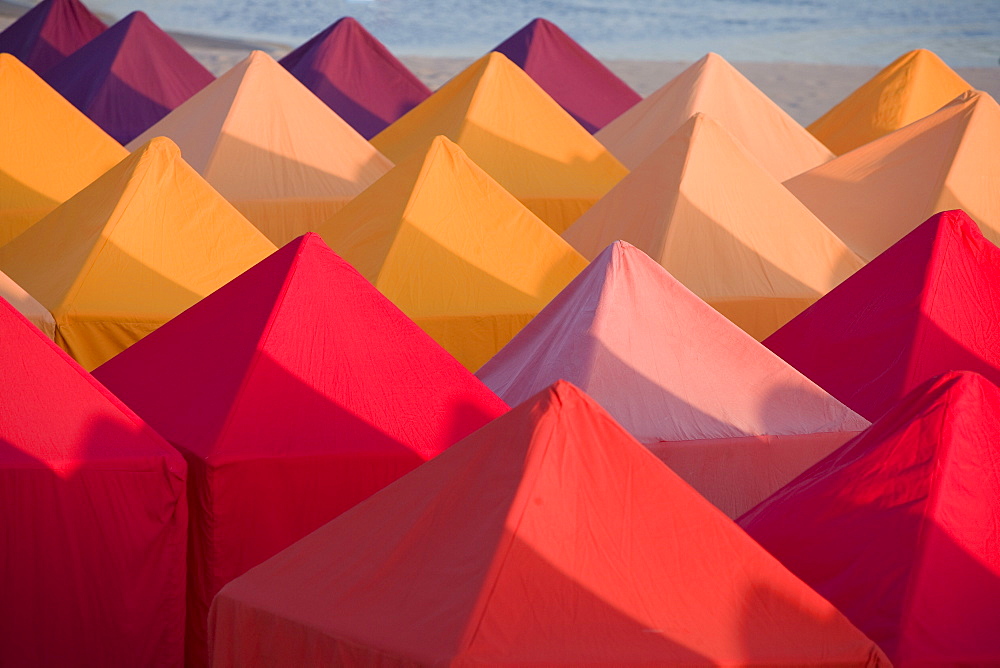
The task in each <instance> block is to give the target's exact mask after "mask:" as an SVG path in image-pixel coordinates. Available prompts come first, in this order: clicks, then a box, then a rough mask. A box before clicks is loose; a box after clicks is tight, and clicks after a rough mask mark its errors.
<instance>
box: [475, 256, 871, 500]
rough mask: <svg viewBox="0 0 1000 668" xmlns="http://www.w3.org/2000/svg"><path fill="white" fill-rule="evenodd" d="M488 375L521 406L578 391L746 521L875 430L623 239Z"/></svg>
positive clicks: (482, 373) (484, 374) (489, 366)
mask: <svg viewBox="0 0 1000 668" xmlns="http://www.w3.org/2000/svg"><path fill="white" fill-rule="evenodd" d="M476 375H477V376H479V378H480V379H482V380H483V382H485V383H486V384H487V385H488V386H489V387H490V388H492V389H493V390H494V391H495V392H496V393H497V394H499V395H500V396H501V397H502V398H503V399H504V400H505V401H507V403H509V404H511V405H515V404H519V403H521V402H522V401H524V400H526V399H527V398H529V397H530V396H531V395H533V394H535V393H536V392H538V391H540V389H544V388H545V387H546V386H547V385H549V384H550V383H552V382H555V381H556V380H559V379H564V380H567V381H569V382H571V383H573V384H574V385H577V386H578V387H580V388H581V389H583V390H584V391H585V392H587V394H588V395H590V396H591V397H593V398H594V399H595V400H596V401H597V402H598V403H600V404H601V406H603V407H604V408H605V409H606V410H607V411H608V412H609V413H611V415H612V416H613V417H614V418H615V419H616V420H617V421H618V422H619V423H620V424H621V425H622V426H623V427H625V428H626V429H627V430H628V431H629V433H631V434H632V435H633V436H634V437H636V439H638V440H639V441H640V442H641V443H644V444H646V445H648V446H649V447H650V449H651V450H652V451H653V452H654V454H656V455H658V456H659V457H660V458H661V459H663V460H664V461H665V462H666V463H667V464H668V465H670V466H671V468H673V469H674V471H675V472H676V473H678V474H679V475H680V476H681V477H683V478H684V479H685V480H686V481H687V482H688V483H690V484H691V485H692V486H693V487H694V488H695V489H697V490H698V491H699V492H701V493H702V494H703V495H705V497H706V498H708V500H709V501H712V502H713V503H714V504H716V505H717V506H718V507H719V508H721V509H722V510H723V511H724V512H726V513H727V514H729V515H730V516H733V517H735V516H738V515H739V514H740V513H742V512H743V511H746V510H749V509H750V508H752V507H753V506H754V505H756V504H757V503H758V502H760V501H763V500H764V499H765V498H767V497H768V496H769V495H770V494H771V493H772V492H774V491H776V490H777V489H778V488H779V487H781V485H783V484H784V483H786V482H788V481H790V480H791V479H792V478H794V477H795V476H796V475H798V474H799V473H801V472H802V471H804V470H805V469H806V468H808V467H809V466H811V465H812V464H814V463H816V462H817V461H819V460H820V459H822V458H823V457H824V456H826V455H827V454H829V453H830V452H832V451H833V450H834V449H836V448H837V447H839V446H840V445H842V444H843V443H845V442H846V441H847V440H848V439H849V438H851V437H852V436H854V435H855V434H856V433H857V432H859V431H861V430H862V429H865V428H866V427H867V426H868V421H867V420H865V419H864V418H862V417H860V416H859V415H857V414H855V413H854V412H853V411H851V410H850V409H848V408H847V407H846V406H844V405H843V404H841V403H840V402H839V401H837V400H836V399H834V398H833V397H831V396H830V395H829V394H827V393H826V392H825V391H823V390H821V389H820V388H819V387H817V386H816V385H815V384H814V383H813V382H812V381H810V380H808V379H807V378H806V377H805V376H803V375H802V374H800V373H799V372H798V371H796V370H795V369H793V368H792V367H791V366H789V365H788V364H786V363H785V362H783V361H782V360H781V359H780V358H778V357H777V356H776V355H774V354H773V353H771V352H770V351H769V350H767V349H766V348H764V347H763V346H762V345H761V344H759V343H758V342H757V341H755V340H754V339H753V338H751V337H750V336H748V335H747V334H746V333H744V332H743V331H742V330H740V329H739V328H738V327H736V326H735V325H733V324H732V323H730V322H729V321H728V320H726V318H724V317H723V316H722V315H720V314H719V313H718V312H717V311H715V310H714V309H713V308H712V307H710V306H709V305H708V304H706V303H705V302H703V301H701V300H700V299H699V298H698V297H696V296H695V295H694V294H693V293H692V292H691V291H689V290H688V289H687V288H685V287H684V286H683V285H681V284H680V283H679V282H678V281H677V280H676V279H674V278H673V277H672V276H671V275H670V274H669V273H667V271H666V270H665V269H664V268H663V267H661V266H660V265H659V264H657V263H656V262H655V261H654V260H652V259H650V258H649V257H648V256H647V255H646V254H645V253H643V252H642V251H641V250H639V249H638V248H635V247H634V246H631V245H629V244H627V243H625V242H623V241H619V242H616V243H614V244H613V245H611V246H609V247H608V248H607V249H606V250H605V251H604V252H603V253H601V254H600V255H599V256H598V257H597V259H595V260H594V261H593V262H591V263H590V265H589V266H588V267H587V268H586V269H584V270H583V272H581V273H580V275H579V276H577V277H576V278H575V279H573V282H572V283H570V284H569V285H568V286H567V287H566V289H565V290H563V291H562V292H561V293H560V294H559V296H557V297H556V298H555V299H553V300H552V302H551V303H549V305H548V306H546V307H545V309H543V310H542V312H541V313H539V314H538V316H537V317H535V319H534V320H532V321H531V322H530V323H528V324H527V325H526V326H525V328H524V329H522V330H521V331H520V332H518V334H517V335H516V336H515V337H514V338H513V340H511V342H510V343H508V344H507V345H506V346H505V347H504V348H503V349H502V350H501V351H500V352H499V353H497V355H496V356H495V357H493V359H491V360H490V361H489V362H487V363H486V364H485V365H484V366H483V367H482V368H481V369H480V370H479V371H478V372H477V374H476Z"/></svg>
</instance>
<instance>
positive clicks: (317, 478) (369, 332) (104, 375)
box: [95, 235, 507, 665]
mask: <svg viewBox="0 0 1000 668" xmlns="http://www.w3.org/2000/svg"><path fill="white" fill-rule="evenodd" d="M95 375H96V377H97V378H99V379H100V380H101V381H102V382H104V383H105V384H106V385H107V386H108V387H109V388H110V389H111V390H112V391H114V392H115V393H116V394H117V395H118V396H119V397H121V398H122V399H123V400H124V401H125V402H126V403H128V404H129V405H130V406H131V407H132V408H134V409H135V410H136V411H137V412H138V413H139V414H140V415H142V416H143V417H144V418H145V419H146V420H148V421H149V423H150V424H151V425H153V426H154V427H155V428H156V429H157V430H158V431H159V432H160V433H161V434H163V435H164V436H166V437H167V439H168V440H169V441H170V442H171V443H173V444H174V445H176V446H177V447H178V448H180V449H181V450H182V452H184V453H185V454H186V455H187V457H188V460H189V464H190V466H191V471H192V478H193V481H194V482H193V484H192V488H191V489H192V496H191V499H192V508H191V524H192V529H193V530H192V544H191V558H190V560H189V564H190V569H191V573H190V596H189V600H190V601H191V607H190V608H189V610H188V629H189V635H188V665H201V664H202V663H204V662H205V660H206V659H207V655H206V645H205V642H206V639H205V634H206V626H205V623H206V616H207V614H208V606H209V604H210V603H211V601H212V597H213V596H215V594H216V593H217V592H218V591H219V589H220V588H221V587H222V586H223V585H224V584H226V583H227V582H229V581H230V580H232V579H233V578H234V577H236V576H238V575H241V574H242V573H244V572H245V571H247V570H248V569H250V568H252V567H254V566H256V565H257V564H259V563H260V562H261V561H264V560H265V559H267V558H269V557H271V556H273V555H274V554H275V553H277V552H278V551H280V550H282V549H284V548H285V547H288V546H289V545H290V544H292V543H293V542H294V541H296V540H298V539H299V538H301V537H302V536H305V535H306V534H308V533H309V532H311V531H313V530H314V529H316V528H317V527H319V526H321V525H322V524H324V523H326V522H327V521H329V520H331V519H333V518H334V517H336V516H337V515H339V514H340V513H342V512H343V511H345V510H347V509H348V508H350V507H352V506H353V505H355V504H356V503H358V502H359V501H361V500H363V499H364V498H366V497H367V496H368V495H370V494H372V493H373V492H375V491H377V490H379V489H381V488H382V487H384V486H385V485H387V484H388V483H390V482H392V481H393V480H395V479H396V478H398V477H399V476H400V475H402V474H404V473H406V472H407V471H409V470H411V469H413V468H414V467H416V466H417V465H419V464H420V463H421V462H423V461H425V460H427V459H430V458H432V457H434V456H435V455H437V454H438V453H440V452H441V451H443V450H444V449H445V448H447V447H448V446H450V445H451V444H452V443H454V442H455V441H457V440H459V439H461V438H463V437H465V436H466V435H468V434H469V433H471V432H472V431H474V430H476V429H478V428H479V427H481V426H482V425H483V424H485V423H486V422H489V421H490V420H492V419H493V418H495V417H497V416H498V415H500V414H502V413H504V412H506V410H507V407H506V405H505V404H504V403H503V402H502V401H501V400H500V399H498V398H497V397H496V396H495V395H494V394H493V393H492V392H490V391H489V390H488V389H487V388H486V387H485V386H483V384H482V383H480V382H479V381H478V380H476V378H475V377H474V376H472V375H471V374H470V373H469V372H468V371H466V370H465V369H464V368H462V366H461V365H460V364H459V363H458V362H456V361H455V360H454V359H453V358H452V357H451V356H450V355H448V353H446V352H445V351H444V350H442V349H441V348H440V347H439V346H438V345H437V344H436V343H434V341H432V340H431V339H430V338H429V337H428V336H427V335H426V334H424V333H423V332H422V331H421V330H420V328H419V327H417V326H416V325H414V324H413V323H412V322H411V321H410V320H409V319H407V318H406V316H404V315H403V314H402V313H401V312H400V311H399V310H398V309H397V308H396V307H395V306H393V305H392V304H391V303H389V302H388V301H387V300H386V299H385V297H383V296H382V295H380V294H379V293H378V291H377V290H375V288H373V287H372V286H371V285H370V284H369V283H368V282H367V281H365V279H364V278H362V277H361V276H360V275H359V274H358V273H357V272H356V271H355V270H354V269H353V268H351V267H350V266H349V265H348V264H347V263H346V262H344V261H343V260H341V259H340V258H338V257H337V256H336V255H334V254H333V252H331V251H330V249H329V248H327V246H326V245H324V244H323V242H322V240H320V238H319V237H318V236H316V235H308V236H306V237H304V238H302V239H298V240H296V241H294V242H292V243H290V244H288V245H287V246H285V247H284V248H282V249H281V250H280V251H278V252H277V253H275V254H273V255H272V256H271V257H269V258H267V259H266V260H264V261H263V262H261V263H260V264H258V265H257V266H256V267H254V268H253V269H251V270H250V271H248V272H246V273H245V274H243V275H242V276H240V277H239V278H237V279H235V280H234V281H232V282H231V283H229V284H228V285H226V286H225V287H223V288H222V289H220V290H219V291H218V292H216V293H214V294H212V295H210V296H209V297H207V298H206V299H204V300H203V301H201V302H199V303H198V304H196V305H195V306H194V307H192V308H191V309H189V310H187V311H185V312H184V313H182V314H181V315H179V316H178V317H177V318H175V319H174V320H172V321H171V322H169V323H167V324H166V325H164V326H163V327H162V328H160V329H159V330H157V331H156V332H154V333H153V334H152V335H150V336H149V337H147V338H145V339H143V340H142V341H141V342H139V343H137V344H136V345H135V346H133V347H132V348H129V349H128V350H126V351H125V352H123V353H122V354H120V355H118V356H117V357H115V358H114V359H112V360H110V361H109V362H107V363H106V364H104V365H103V366H101V367H100V368H99V369H97V370H96V371H95Z"/></svg>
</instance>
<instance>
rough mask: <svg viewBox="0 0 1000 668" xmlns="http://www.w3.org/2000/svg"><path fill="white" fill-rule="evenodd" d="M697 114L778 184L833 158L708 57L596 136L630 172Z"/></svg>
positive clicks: (731, 71)
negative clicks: (729, 137) (726, 134)
mask: <svg viewBox="0 0 1000 668" xmlns="http://www.w3.org/2000/svg"><path fill="white" fill-rule="evenodd" d="M697 112H702V113H705V114H708V115H709V116H712V117H713V118H715V119H717V120H718V121H719V122H720V123H721V124H722V125H723V126H725V128H726V130H728V131H729V132H731V133H732V134H733V136H734V137H736V139H737V140H738V141H739V143H740V144H742V145H743V146H744V147H745V148H746V150H747V151H748V152H749V153H750V155H752V156H753V157H755V158H756V159H757V160H759V161H760V163H761V164H762V165H763V166H764V168H765V169H766V170H767V171H768V172H769V173H770V174H771V176H773V177H774V178H776V179H778V180H779V181H784V180H785V179H789V178H791V177H793V176H795V175H796V174H801V173H802V172H804V171H806V170H807V169H811V168H813V167H815V166H816V165H821V164H823V163H824V162H826V161H828V160H830V159H831V158H833V154H832V153H831V152H830V150H829V149H827V148H826V147H825V146H823V144H822V143H820V141H819V140H818V139H816V138H815V137H813V136H812V135H811V134H809V133H808V132H807V131H806V129H805V128H803V127H802V126H801V125H799V124H798V123H796V122H795V120H794V119H793V118H792V117H791V116H789V115H788V114H787V113H786V112H785V111H784V110H782V108H781V107H779V106H778V105H777V104H775V103H774V102H773V101H772V100H771V99H770V98H769V97H767V96H766V95H764V93H763V92H761V90H760V89H759V88H757V87H756V86H754V85H753V84H752V83H750V80H749V79H747V78H746V77H745V76H743V75H742V74H740V72H739V71H738V70H737V69H736V68H735V67H733V66H732V65H730V64H729V63H728V62H726V60H725V59H724V58H723V57H722V56H719V55H717V54H714V53H709V54H708V55H707V56H705V57H704V58H702V59H701V60H699V61H698V62H696V63H695V64H693V65H691V67H689V68H687V69H686V70H684V71H683V72H681V73H680V74H678V75H677V76H676V77H674V78H673V79H671V80H670V81H668V82H667V83H666V84H665V85H664V86H663V87H662V88H660V89H659V90H657V91H655V92H653V93H652V94H651V95H649V97H647V98H646V99H644V100H643V101H642V102H640V103H638V104H636V105H635V106H634V107H632V108H631V109H629V110H628V111H626V112H625V113H624V114H622V115H621V116H619V117H618V118H616V119H615V120H614V121H612V122H611V123H608V124H607V125H606V126H605V127H604V129H603V130H601V131H600V132H598V133H597V135H596V137H597V138H598V139H599V140H600V141H601V143H603V144H604V145H605V146H607V147H608V148H609V149H610V150H611V152H612V153H613V154H614V155H615V157H617V158H618V159H619V160H621V161H622V162H623V163H624V164H625V165H626V166H627V167H628V168H629V169H634V168H635V167H637V166H638V165H639V163H641V162H642V161H643V160H645V159H646V157H648V156H649V154H650V153H652V152H653V151H654V150H656V147H658V146H659V145H660V144H662V143H663V142H664V141H666V140H667V138H668V137H670V135H672V134H674V133H675V132H676V131H677V129H678V128H679V127H681V125H683V124H684V122H685V121H687V120H688V119H689V118H691V116H692V115H694V114H695V113H697Z"/></svg>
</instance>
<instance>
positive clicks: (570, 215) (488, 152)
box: [372, 52, 628, 232]
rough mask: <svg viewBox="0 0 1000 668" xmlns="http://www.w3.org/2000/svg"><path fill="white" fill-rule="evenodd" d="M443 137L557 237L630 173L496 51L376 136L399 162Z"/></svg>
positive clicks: (380, 147)
mask: <svg viewBox="0 0 1000 668" xmlns="http://www.w3.org/2000/svg"><path fill="white" fill-rule="evenodd" d="M437 135H444V136H446V137H448V138H449V139H451V140H452V141H453V142H455V143H456V144H458V145H459V146H461V147H462V150H463V151H465V152H466V153H467V154H468V156H469V157H470V158H472V159H473V160H474V161H475V162H476V164H477V165H479V166H480V167H482V168H483V170H485V171H486V172H487V173H488V174H489V175H490V176H492V177H493V178H494V179H496V180H497V181H498V182H499V183H500V185H502V186H503V187H504V188H505V189H506V190H507V191H508V192H510V193H511V194H512V195H514V196H515V197H517V198H518V199H519V200H520V201H521V202H522V203H523V204H524V205H525V206H526V207H528V208H529V209H531V210H532V211H533V212H534V213H535V215H537V216H538V217H539V218H541V219H542V220H544V221H545V222H546V223H547V224H548V225H549V226H550V227H551V228H552V229H554V230H555V231H556V232H562V231H563V230H564V229H566V228H567V227H569V225H570V223H572V222H573V221H574V220H576V219H577V218H578V217H579V216H580V214H581V213H583V212H584V211H586V210H587V209H588V208H589V207H590V206H591V205H592V204H593V203H594V202H596V201H597V200H598V199H600V197H601V196H602V195H604V193H606V192H607V191H608V190H610V189H611V187H612V186H613V185H614V184H615V183H617V182H618V181H620V180H621V178H622V177H623V176H625V174H627V173H628V170H626V169H625V168H624V167H623V166H622V165H621V163H619V162H618V160H616V159H615V158H614V157H613V156H612V155H611V154H610V153H609V152H608V151H607V149H605V148H604V147H603V146H601V144H600V142H598V141H597V140H596V139H594V138H593V137H592V136H591V135H590V133H589V132H587V131H586V130H585V129H584V128H583V127H581V126H580V124H579V123H577V122H576V121H574V120H573V117H572V116H570V115H569V114H567V113H566V112H565V111H564V110H563V109H562V108H561V107H560V106H559V105H558V103H556V102H555V100H553V99H552V98H551V97H549V96H548V94H547V93H546V92H545V91H544V90H542V89H541V87H540V86H539V85H538V84H536V83H535V82H534V81H532V79H531V77H529V76H528V75H527V74H525V73H524V70H522V69H521V68H520V67H518V66H517V65H515V64H514V63H512V62H510V61H509V60H508V59H507V57H506V56H504V55H503V54H500V53H496V52H491V53H489V54H487V55H485V56H483V57H482V58H480V59H479V60H477V61H476V62H474V63H473V64H471V65H469V66H468V67H467V68H466V69H465V70H463V71H462V72H460V73H459V74H458V75H456V76H455V77H454V78H453V79H451V80H450V81H449V82H448V83H446V84H445V85H443V86H442V87H441V88H439V89H438V90H437V91H435V92H434V94H433V95H431V96H430V97H429V98H427V99H426V100H424V101H423V102H422V103H420V104H419V105H417V106H416V107H414V108H413V110H412V111H410V112H409V113H408V114H406V115H405V116H403V117H402V118H400V119H399V120H398V121H396V122H395V123H393V124H392V125H390V126H389V127H387V128H386V129H385V130H383V131H382V132H380V133H379V134H378V135H376V136H375V137H374V138H373V139H372V143H373V144H374V145H375V148H377V149H378V150H380V151H382V153H384V154H385V155H386V156H388V158H389V159H390V160H392V161H393V162H396V163H399V162H400V161H402V160H404V159H406V158H407V157H408V156H410V155H413V154H416V153H423V152H425V151H426V150H427V145H428V144H429V143H430V142H431V141H432V140H433V138H434V137H436V136H437Z"/></svg>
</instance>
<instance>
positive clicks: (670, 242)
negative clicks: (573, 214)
mask: <svg viewBox="0 0 1000 668" xmlns="http://www.w3.org/2000/svg"><path fill="white" fill-rule="evenodd" d="M563 238H564V239H566V240H567V241H568V242H570V244H571V245H572V246H573V247H574V248H576V249H577V250H578V251H580V252H581V253H582V254H583V255H584V256H585V257H587V258H593V257H596V256H597V254H598V253H600V252H601V251H602V250H604V248H606V247H607V246H608V244H610V243H612V242H613V241H615V240H616V239H623V240H625V241H628V242H629V243H632V244H634V245H636V246H638V247H639V248H641V249H642V250H643V251H644V252H645V253H646V254H648V255H649V256H650V257H652V258H653V259H654V260H656V261H657V262H659V263H660V264H662V265H663V266H664V267H666V269H667V270H668V271H669V272H670V273H671V274H673V276H674V277H675V278H676V279H677V280H679V281H680V282H681V283H683V284H684V285H686V286H687V287H688V288H689V289H690V290H691V291H692V292H694V293H695V294H696V295H698V296H699V297H701V298H702V299H704V300H705V301H707V302H708V303H709V304H711V305H712V306H714V307H715V308H716V309H717V310H718V311H719V312H721V313H722V314H723V315H725V316H726V317H727V318H729V319H730V320H732V321H733V322H735V323H736V324H737V325H739V326H740V327H742V328H743V329H744V330H745V331H746V332H748V333H749V334H750V335H752V336H753V337H755V338H757V339H762V338H764V337H766V336H767V335H769V334H771V333H772V332H773V331H775V330H776V329H778V327H780V326H781V325H783V324H785V323H786V322H788V321H789V320H790V319H792V318H793V317H794V316H796V315H798V314H799V313H800V312H801V311H803V310H804V309H805V308H806V307H807V306H809V305H810V304H812V303H813V302H814V301H816V300H817V299H819V298H820V297H822V296H823V295H824V294H826V293H827V292H829V291H830V290H832V289H833V288H834V287H835V286H836V285H837V284H838V283H840V282H841V281H842V280H844V279H845V278H847V277H848V276H850V275H851V274H852V273H853V272H855V271H856V270H858V269H860V268H861V266H862V264H863V263H862V262H861V260H860V259H859V258H858V257H857V256H855V255H854V253H852V252H851V251H850V250H848V248H847V247H846V246H845V245H844V244H843V243H842V242H841V241H840V240H839V239H837V237H835V236H834V235H833V233H832V232H830V230H828V229H827V228H826V226H824V225H823V223H821V222H820V221H819V220H817V219H816V217H815V216H814V215H813V214H811V213H810V212H809V210H808V209H806V207H804V206H803V205H802V204H801V203H800V202H799V201H797V200H796V199H795V198H794V197H793V196H791V195H790V194H789V193H788V191H787V190H785V188H784V187H783V186H782V185H781V184H780V183H779V182H778V181H776V180H775V179H774V177H772V176H771V175H770V174H768V173H767V172H766V171H765V170H764V169H763V167H762V166H761V165H760V163H758V162H757V161H756V160H754V159H753V157H752V156H750V155H749V154H748V153H747V151H746V150H745V149H744V148H743V147H742V145H741V144H740V143H739V142H738V141H736V140H735V139H733V137H732V136H731V135H730V134H729V133H728V132H726V131H725V129H723V127H722V126H721V125H719V124H718V123H716V122H715V121H714V120H712V119H711V118H709V117H707V116H704V115H702V114H696V115H695V116H694V117H693V118H691V119H690V120H689V121H688V122H687V123H686V124H684V126H682V127H681V129H680V130H678V131H677V133H676V134H674V135H673V136H672V137H671V138H670V139H669V140H667V141H666V142H664V143H663V144H662V145H661V146H660V147H659V148H657V149H656V150H655V151H654V152H653V153H652V154H650V156H649V157H648V158H647V159H646V160H645V161H644V162H643V163H642V164H641V165H639V166H638V167H637V168H636V169H635V171H633V172H632V173H631V174H629V175H628V176H627V177H626V178H625V179H623V180H622V182H621V183H619V184H618V185H617V186H615V188H614V189H613V190H612V191H611V192H609V193H608V194H607V195H606V196H605V197H604V199H602V200H601V201H600V202H598V203H597V204H596V205H594V207H593V208H591V209H590V211H588V212H587V213H586V214H584V215H583V216H582V217H581V218H580V220H578V221H577V222H576V223H574V224H573V226H572V227H571V228H569V229H568V230H566V232H565V233H564V234H563Z"/></svg>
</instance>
